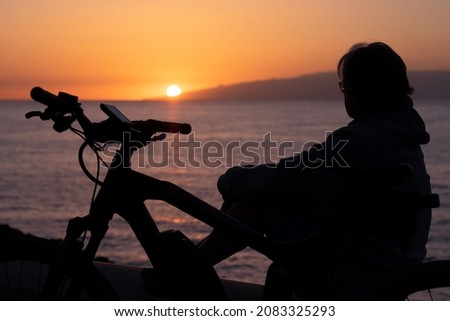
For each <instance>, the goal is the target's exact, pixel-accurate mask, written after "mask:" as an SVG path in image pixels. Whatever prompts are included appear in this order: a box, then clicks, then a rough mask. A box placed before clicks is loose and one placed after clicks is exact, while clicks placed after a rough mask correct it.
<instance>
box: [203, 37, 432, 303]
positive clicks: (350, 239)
mask: <svg viewBox="0 0 450 321" xmlns="http://www.w3.org/2000/svg"><path fill="white" fill-rule="evenodd" d="M337 71H338V76H339V79H340V81H339V88H340V90H341V91H342V93H343V96H344V102H345V110H346V112H347V114H348V116H349V117H350V118H351V119H352V120H351V122H350V123H349V124H348V125H347V126H345V127H342V128H339V129H337V130H335V131H333V132H332V133H331V134H330V135H329V136H328V137H327V138H326V140H325V141H324V142H323V143H321V144H316V145H314V146H312V147H311V148H309V149H308V150H305V151H302V152H301V153H299V154H298V155H295V156H294V157H290V158H286V159H283V160H281V161H280V162H278V163H277V164H261V165H258V166H253V167H232V168H230V169H228V170H227V171H226V172H225V173H224V174H223V175H222V176H221V177H220V178H219V180H218V190H219V192H220V193H221V194H222V196H223V199H224V203H223V207H222V209H223V210H224V211H226V212H227V213H228V214H230V215H232V216H233V217H235V218H237V219H238V220H240V221H242V222H243V223H245V224H247V225H249V226H251V227H253V228H254V229H255V230H258V231H259V232H261V233H264V234H266V235H267V237H268V238H272V239H274V240H283V241H284V240H295V239H299V238H303V237H305V236H308V235H310V234H311V233H314V232H316V231H320V230H323V229H327V228H330V224H335V221H336V220H337V221H339V220H340V219H341V218H340V217H337V218H334V220H335V221H333V222H334V223H331V220H330V217H331V216H332V214H331V212H332V211H331V209H329V208H326V209H325V207H322V208H321V207H318V208H316V207H312V206H302V205H298V204H297V205H295V204H294V205H292V204H288V205H286V204H283V203H277V202H269V201H268V200H274V199H280V198H281V199H282V198H283V196H286V195H295V196H294V197H295V198H296V199H297V200H298V201H299V203H301V200H305V201H308V202H309V203H311V201H317V202H319V201H320V200H323V199H327V198H329V197H330V195H335V194H336V191H337V190H338V189H339V188H340V186H342V179H341V177H340V176H339V175H336V174H335V172H336V171H335V170H334V169H337V168H342V167H349V168H351V169H356V170H358V169H366V168H374V167H380V166H390V165H395V164H409V165H410V166H411V167H412V169H413V172H412V174H411V175H410V176H409V177H408V178H407V179H406V180H405V181H403V182H401V183H399V184H398V185H397V186H396V188H398V189H400V190H406V191H414V192H418V193H421V194H430V193H431V187H430V177H429V175H428V173H427V170H426V166H425V161H424V155H423V152H422V150H421V145H423V144H427V143H428V142H429V140H430V136H429V134H428V133H427V131H426V129H425V124H424V122H423V120H422V119H421V117H420V115H419V114H418V113H417V111H416V110H415V109H414V108H413V101H412V99H411V95H412V94H413V91H414V89H413V88H412V87H411V86H410V84H409V80H408V77H407V68H406V65H405V63H404V62H403V60H402V58H401V57H400V56H399V55H398V54H397V53H396V52H395V51H394V50H393V49H392V48H391V47H389V46H388V45H387V44H385V43H382V42H373V43H357V44H355V45H353V46H352V47H351V48H350V50H349V51H348V52H347V53H345V54H344V55H343V56H342V58H341V59H340V60H339V62H338V67H337ZM316 167H321V168H323V167H328V168H329V169H330V170H328V171H322V170H319V171H315V170H312V171H307V170H305V169H308V168H316ZM314 172H317V173H316V174H314ZM377 211H379V212H384V211H382V210H380V209H377ZM395 211H396V212H399V211H401V209H398V208H397V209H396V210H395ZM367 212H370V211H367ZM392 212H393V211H388V210H387V209H386V213H384V214H383V213H374V214H373V216H375V217H376V219H377V220H380V221H381V222H380V223H381V224H377V225H376V226H377V227H375V228H373V230H372V231H370V232H367V230H366V229H365V228H364V227H363V226H360V225H363V223H364V222H366V223H367V222H372V221H373V218H371V217H370V216H369V214H367V213H366V211H361V212H360V213H358V216H359V218H360V219H359V220H358V222H356V223H354V224H353V226H352V228H351V229H350V228H349V229H343V230H339V231H338V233H339V240H337V241H336V242H335V243H334V245H333V253H332V259H331V261H330V260H329V261H330V262H331V263H330V264H329V265H328V266H327V268H326V270H325V271H324V279H325V282H326V286H327V289H329V291H330V293H333V297H334V298H339V299H360V298H364V297H365V295H368V293H370V291H372V290H373V289H374V288H376V287H377V286H379V285H380V284H382V283H383V281H385V280H386V279H387V278H388V277H390V276H394V275H396V274H397V273H400V272H401V271H403V270H405V269H407V268H409V267H410V266H412V265H414V264H418V263H420V262H422V260H423V259H424V257H425V255H426V243H427V239H428V233H429V229H430V221H431V210H430V209H427V208H421V209H420V212H419V214H418V215H412V214H411V213H405V217H408V215H409V217H410V218H409V219H408V220H409V221H408V222H403V223H401V224H399V226H397V225H395V226H394V225H392V226H391V228H390V229H389V231H388V232H386V231H385V230H383V228H379V230H377V229H378V226H387V225H390V224H391V222H390V219H391V218H390V216H392V217H393V216H397V215H399V217H400V214H399V213H392ZM377 214H379V215H378V216H376V215H377ZM381 214H383V215H381ZM366 217H367V219H366ZM401 217H403V216H401ZM358 224H359V225H358ZM367 224H368V225H371V224H370V223H367ZM343 225H344V224H341V225H338V226H340V227H339V229H341V226H343ZM406 227H407V228H406ZM335 228H336V227H335ZM198 247H199V249H200V251H201V252H202V253H203V254H204V255H205V257H206V258H207V259H208V260H209V262H211V263H212V264H216V263H218V262H220V261H222V260H224V259H225V258H227V257H229V256H231V255H233V254H234V253H236V252H237V251H240V250H242V249H243V248H245V247H246V244H245V243H244V242H242V241H241V240H239V239H237V238H236V237H233V235H228V234H226V233H224V232H222V231H218V230H213V231H212V232H211V233H210V234H209V235H208V236H207V237H206V238H205V239H204V240H202V241H201V242H200V243H199V246H198ZM303 255H304V253H300V252H299V253H292V257H293V260H294V261H295V260H297V261H298V262H297V263H298V264H297V263H296V266H297V267H299V268H298V269H297V271H298V273H297V274H298V276H297V277H298V278H300V279H307V278H308V277H309V276H308V275H304V274H305V273H306V274H307V272H305V269H302V268H301V263H302V256H303Z"/></svg>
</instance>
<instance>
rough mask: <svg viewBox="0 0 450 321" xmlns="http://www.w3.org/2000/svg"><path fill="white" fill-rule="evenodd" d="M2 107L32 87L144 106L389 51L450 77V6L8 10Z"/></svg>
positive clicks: (133, 5)
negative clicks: (359, 46) (169, 91)
mask: <svg viewBox="0 0 450 321" xmlns="http://www.w3.org/2000/svg"><path fill="white" fill-rule="evenodd" d="M0 16H1V18H0V28H1V33H0V41H1V51H0V52H1V53H0V57H1V59H0V99H28V97H29V91H30V89H31V88H32V87H33V86H37V85H38V86H42V87H44V88H46V89H48V90H50V91H54V92H57V91H60V90H61V91H66V92H70V93H73V94H76V95H78V96H79V97H80V99H84V100H86V99H143V98H152V97H160V96H164V95H165V89H166V88H167V86H168V85H170V84H172V83H176V84H178V85H179V86H180V87H181V88H182V89H183V91H190V90H195V89H203V88H209V87H215V86H217V85H219V84H222V85H226V84H232V83H238V82H244V81H252V80H260V79H269V78H288V77H296V76H300V75H304V74H310V73H315V72H322V71H331V70H335V68H336V67H335V66H336V63H337V61H338V59H339V58H340V57H341V55H342V54H343V53H344V52H345V51H346V50H347V49H348V48H349V47H350V46H351V44H353V43H355V42H358V41H375V40H377V41H378V40H380V41H385V42H387V43H388V44H389V45H391V46H392V47H393V48H394V49H395V50H396V51H397V52H398V53H399V54H400V55H401V56H402V57H403V58H404V60H405V62H406V63H407V65H408V67H409V69H410V70H438V69H443V70H450V40H449V39H450V38H449V34H450V1H448V0H427V1H423V0H401V1H393V0H369V1H361V0H339V1H334V0H329V1H325V0H277V1H273V0H222V1H215V0H193V1H191V0H129V1H119V0H108V1H107V0H89V1H84V0H78V1H59V0H40V1H34V0H28V1H27V0H2V1H1V3H0Z"/></svg>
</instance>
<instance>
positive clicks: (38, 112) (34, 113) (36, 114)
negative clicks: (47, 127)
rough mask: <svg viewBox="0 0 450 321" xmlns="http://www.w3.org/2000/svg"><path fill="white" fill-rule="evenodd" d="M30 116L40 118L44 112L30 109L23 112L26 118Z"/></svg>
mask: <svg viewBox="0 0 450 321" xmlns="http://www.w3.org/2000/svg"><path fill="white" fill-rule="evenodd" d="M31 117H39V118H41V119H42V117H44V113H43V112H41V111H30V112H28V113H26V114H25V118H26V119H30V118H31Z"/></svg>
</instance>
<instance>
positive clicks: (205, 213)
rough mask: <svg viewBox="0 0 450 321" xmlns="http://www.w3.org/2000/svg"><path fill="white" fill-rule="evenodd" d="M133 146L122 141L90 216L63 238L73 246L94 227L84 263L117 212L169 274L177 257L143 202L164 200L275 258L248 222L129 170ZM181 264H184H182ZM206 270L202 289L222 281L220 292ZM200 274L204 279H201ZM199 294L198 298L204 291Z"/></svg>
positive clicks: (72, 224) (72, 226) (71, 224)
mask: <svg viewBox="0 0 450 321" xmlns="http://www.w3.org/2000/svg"><path fill="white" fill-rule="evenodd" d="M124 137H127V135H124ZM131 150H132V148H130V145H129V141H125V142H122V144H121V147H120V149H118V150H117V151H116V155H115V157H114V159H113V161H112V163H111V166H110V168H109V169H108V172H107V174H106V177H105V180H104V182H103V184H102V185H101V188H100V190H99V192H98V194H97V196H96V198H95V200H94V202H93V204H92V206H91V210H90V212H89V214H88V215H87V216H85V217H82V218H79V217H77V218H74V219H72V220H71V221H70V222H69V226H68V229H67V235H66V238H65V240H64V242H65V244H66V246H67V247H68V248H71V247H72V245H70V244H76V243H75V242H76V240H78V239H79V238H80V237H81V236H82V234H83V233H84V232H85V231H87V230H89V231H90V238H89V241H88V243H87V245H86V247H85V248H84V250H83V252H82V255H81V257H82V260H83V261H84V262H92V260H94V258H95V255H96V253H97V250H98V248H99V246H100V244H101V241H102V239H103V238H104V236H105V235H106V233H107V230H108V224H109V221H110V220H111V219H112V217H113V216H114V214H117V215H119V216H121V217H122V218H123V219H124V220H125V221H126V222H127V223H128V224H129V226H130V227H131V229H132V231H133V233H134V234H135V235H136V237H137V239H138V241H139V243H140V244H141V246H142V248H143V249H144V251H145V252H146V254H147V256H148V258H149V260H150V262H151V263H152V265H153V266H154V268H155V269H157V270H160V271H163V274H164V273H165V272H167V271H166V270H171V269H173V268H174V267H173V266H171V265H176V264H174V262H173V258H171V257H170V256H171V253H167V251H169V250H168V248H167V246H166V245H165V244H164V238H163V237H162V235H163V233H164V232H161V231H160V230H159V228H158V226H157V224H156V223H155V221H154V220H153V218H152V216H151V214H150V212H149V211H148V209H147V207H146V206H145V204H144V202H145V201H146V200H162V201H164V202H166V203H168V204H170V205H172V206H174V207H176V208H178V209H179V210H181V211H183V212H185V213H186V214H188V215H191V216H192V217H195V218H196V219H198V220H200V221H202V222H204V223H206V224H208V225H209V226H211V227H213V228H216V229H219V230H223V231H226V232H229V233H233V235H234V236H235V237H238V238H241V239H242V240H243V241H245V242H246V243H247V244H248V245H249V246H251V247H252V248H254V249H256V250H257V251H259V252H261V253H263V254H266V255H268V256H270V246H269V242H268V240H267V239H266V238H265V237H264V236H263V235H261V234H259V233H257V232H256V231H254V230H253V229H251V228H249V227H247V226H246V225H243V224H242V223H240V222H239V221H237V220H236V219H234V218H232V217H231V216H229V215H227V214H226V213H224V212H222V211H220V210H218V209H217V208H215V207H213V206H212V205H210V204H208V203H206V202H204V201H202V200H201V199H199V198H197V197H196V196H194V195H192V194H191V193H189V192H187V191H186V190H184V189H182V188H181V187H179V186H177V185H175V184H172V183H170V182H167V181H162V180H158V179H156V178H153V177H151V176H147V175H144V174H142V173H139V172H136V171H134V170H132V169H131V168H129V165H130V159H131V154H132V152H131ZM67 244H69V245H67ZM175 251H176V250H175ZM194 256H195V258H194V260H197V261H201V260H202V259H201V258H200V257H199V256H196V255H194ZM179 261H181V259H180V260H179ZM179 263H180V264H182V262H179ZM191 263H192V262H191ZM196 264H203V265H202V266H200V267H199V266H198V265H196V268H197V269H200V270H202V269H203V270H205V269H209V272H205V273H204V274H208V273H209V274H210V275H211V273H212V272H211V270H212V269H213V268H212V266H209V267H205V265H206V264H207V263H206V262H202V263H199V262H196ZM66 265H67V264H66ZM189 271H190V272H189V273H191V274H195V273H196V271H193V269H190V270H189ZM167 273H169V274H170V273H173V274H177V275H178V283H182V282H183V281H182V280H180V276H179V274H180V271H176V272H175V271H172V272H167ZM214 273H215V272H214ZM201 274H202V273H199V275H198V276H197V280H196V282H197V284H196V286H197V291H213V292H217V291H218V290H217V287H218V286H217V282H216V290H214V289H211V288H210V287H211V285H210V283H211V282H212V281H211V278H212V277H211V276H210V277H208V276H205V275H201ZM173 277H174V276H173V275H166V279H172V278H173ZM185 277H186V278H190V277H192V275H191V276H189V275H185ZM201 278H205V279H204V280H201ZM213 278H214V277H213ZM217 280H218V278H217ZM217 280H216V281H217ZM191 283H192V281H191ZM199 284H203V285H204V287H206V288H203V290H201V289H202V286H201V285H199ZM176 286H177V285H176V284H173V287H176ZM172 291H173V292H175V294H174V296H175V297H179V295H177V294H176V292H177V289H172ZM219 292H220V290H219ZM183 295H184V294H183ZM196 296H197V297H199V296H201V295H196ZM194 297H195V296H194ZM203 297H209V298H211V297H213V298H214V294H213V293H203ZM181 298H184V299H187V298H186V297H184V296H181ZM216 298H220V299H222V298H223V295H222V294H219V295H218V296H217V297H216Z"/></svg>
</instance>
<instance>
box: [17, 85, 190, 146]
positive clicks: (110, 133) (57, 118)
mask: <svg viewBox="0 0 450 321" xmlns="http://www.w3.org/2000/svg"><path fill="white" fill-rule="evenodd" d="M30 95H31V98H32V99H33V100H35V101H37V102H39V103H41V104H44V105H46V106H47V108H46V110H45V111H44V112H40V111H31V112H29V113H27V114H26V115H25V116H26V117H27V118H31V117H35V116H39V117H40V118H41V119H42V120H49V119H51V120H53V121H54V122H55V125H54V126H53V128H54V129H55V130H56V131H57V132H62V131H65V130H67V129H69V128H70V125H71V124H72V123H73V122H74V121H75V120H77V121H78V123H79V124H80V126H81V127H82V129H83V131H84V132H85V135H86V138H87V139H88V140H90V141H107V140H109V139H114V138H116V137H122V133H123V132H124V131H125V130H126V131H130V130H131V131H134V133H135V134H136V133H140V134H141V135H139V136H141V137H139V140H142V141H151V138H152V136H153V135H154V134H155V133H158V132H161V133H181V134H185V135H187V134H189V133H190V132H191V130H192V127H191V125H189V124H187V123H175V122H165V121H159V120H154V119H148V120H138V121H133V122H129V124H130V125H131V126H128V128H123V127H121V126H115V125H114V124H115V123H114V121H113V122H110V121H109V120H110V119H111V118H116V120H117V119H119V118H120V116H122V117H123V118H124V119H126V117H125V116H124V115H122V114H121V113H120V111H118V110H117V109H115V107H113V106H109V107H112V108H113V109H115V110H116V111H115V112H114V113H107V114H108V116H109V119H108V120H106V121H103V122H101V123H94V124H93V123H92V122H91V121H90V120H89V119H88V118H87V117H86V116H85V115H84V113H83V109H82V108H81V104H80V103H79V102H78V97H77V96H73V95H71V94H68V93H64V92H59V94H58V95H55V94H53V93H51V92H49V91H46V90H44V89H42V88H41V87H34V88H33V89H32V90H31V92H30ZM102 105H104V104H102ZM102 110H103V111H105V110H104V109H103V108H102ZM118 116H119V118H117V117H118ZM119 120H120V119H119Z"/></svg>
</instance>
